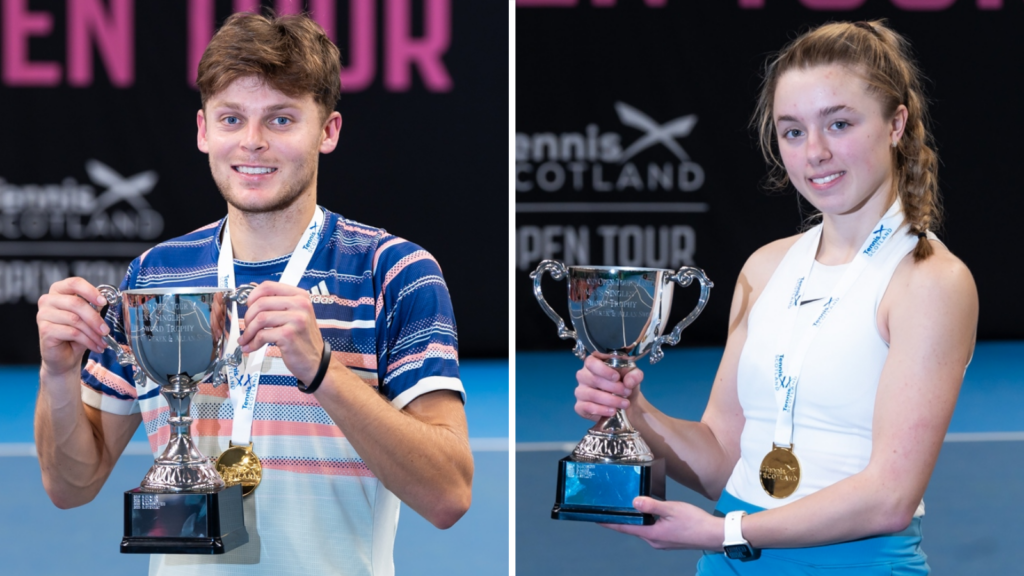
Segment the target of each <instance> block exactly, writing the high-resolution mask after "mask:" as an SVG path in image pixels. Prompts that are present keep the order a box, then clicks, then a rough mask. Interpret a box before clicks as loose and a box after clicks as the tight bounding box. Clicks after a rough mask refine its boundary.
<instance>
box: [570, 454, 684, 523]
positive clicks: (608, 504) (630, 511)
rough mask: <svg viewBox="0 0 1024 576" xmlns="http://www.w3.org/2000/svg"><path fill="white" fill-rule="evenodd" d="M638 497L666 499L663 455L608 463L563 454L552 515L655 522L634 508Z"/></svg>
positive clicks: (572, 517)
mask: <svg viewBox="0 0 1024 576" xmlns="http://www.w3.org/2000/svg"><path fill="white" fill-rule="evenodd" d="M637 496H650V497H651V498H657V499H659V500H664V499H665V460H664V458H657V459H655V460H652V461H650V462H628V463H610V462H593V461H586V460H576V459H574V458H573V457H572V456H566V457H565V458H562V459H561V460H559V461H558V491H557V493H556V494H555V507H554V508H553V509H552V510H551V518H553V519H555V520H577V521H582V522H602V523H605V524H638V525H645V526H649V525H651V524H654V522H655V520H656V518H655V517H654V515H653V514H644V513H642V512H640V511H638V510H637V509H636V508H633V499H634V498H636V497H637Z"/></svg>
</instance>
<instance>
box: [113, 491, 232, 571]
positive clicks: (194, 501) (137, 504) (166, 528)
mask: <svg viewBox="0 0 1024 576" xmlns="http://www.w3.org/2000/svg"><path fill="white" fill-rule="evenodd" d="M248 541H249V533H248V532H246V531H245V521H244V517H243V512H242V486H241V485H240V484H235V485H234V486H228V487H227V488H223V489H221V490H219V491H217V492H209V493H202V494H199V493H196V494H154V493H152V492H143V491H142V490H141V489H140V488H136V489H134V490H129V491H127V492H125V493H124V539H123V540H121V552H122V553H124V554H223V553H225V552H227V551H228V550H232V549H234V548H238V547H239V546H241V545H242V544H245V543H246V542H248Z"/></svg>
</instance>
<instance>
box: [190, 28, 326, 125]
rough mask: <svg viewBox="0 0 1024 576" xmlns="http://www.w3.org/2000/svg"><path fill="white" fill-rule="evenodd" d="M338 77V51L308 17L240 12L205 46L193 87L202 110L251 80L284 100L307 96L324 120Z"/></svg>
mask: <svg viewBox="0 0 1024 576" xmlns="http://www.w3.org/2000/svg"><path fill="white" fill-rule="evenodd" d="M340 73H341V57H340V54H339V52H338V47H337V46H335V45H334V43H333V42H331V40H330V39H329V38H328V37H327V34H326V33H324V30H323V28H321V27H320V25H319V24H317V23H316V22H314V21H313V20H312V19H311V18H309V17H308V16H306V15H304V14H299V15H288V16H279V17H275V16H274V15H273V13H271V14H270V15H269V16H263V15H261V14H252V13H248V12H240V13H238V14H233V15H232V16H231V17H229V18H228V19H227V20H226V21H225V22H224V25H223V26H221V28H220V30H218V31H217V33H216V34H214V36H213V39H211V40H210V44H209V46H207V47H206V51H205V52H203V57H202V59H201V60H199V76H198V78H197V79H196V84H197V85H198V87H199V95H200V97H201V98H202V101H203V107H204V108H205V107H206V102H207V100H209V99H210V98H211V97H213V95H214V94H217V93H218V92H220V91H221V90H223V89H225V88H227V87H228V86H230V85H231V83H232V82H234V81H235V80H238V79H239V78H245V77H249V76H254V77H256V78H259V79H260V80H261V81H263V82H265V83H266V84H267V85H268V86H270V87H271V88H273V89H275V90H278V91H279V92H282V93H284V94H287V95H288V96H303V95H306V94H311V95H312V96H313V100H314V101H315V102H316V103H317V104H319V105H320V108H321V110H322V117H321V120H326V119H327V117H328V116H330V114H331V112H333V111H334V105H335V104H336V103H337V102H338V99H339V98H340V97H341V80H340V77H339V74H340Z"/></svg>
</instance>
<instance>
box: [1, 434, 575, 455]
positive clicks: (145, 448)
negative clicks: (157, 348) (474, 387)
mask: <svg viewBox="0 0 1024 576" xmlns="http://www.w3.org/2000/svg"><path fill="white" fill-rule="evenodd" d="M508 445H509V442H508V438H470V439H469V447H470V448H471V449H472V450H473V452H508ZM569 449H570V450H571V449H572V448H571V447H570V448H569ZM152 454H153V452H152V450H150V448H149V442H129V443H128V446H126V447H125V449H124V455H126V456H151V455H152ZM4 456H31V457H33V458H35V457H37V456H38V454H36V445H35V443H33V442H0V458H2V457H4Z"/></svg>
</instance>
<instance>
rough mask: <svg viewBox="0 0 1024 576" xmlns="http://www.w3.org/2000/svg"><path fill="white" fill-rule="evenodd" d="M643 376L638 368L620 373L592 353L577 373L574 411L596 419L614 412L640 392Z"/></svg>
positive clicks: (625, 406)
mask: <svg viewBox="0 0 1024 576" xmlns="http://www.w3.org/2000/svg"><path fill="white" fill-rule="evenodd" d="M623 370H625V369H623ZM643 379H644V373H643V372H641V371H640V369H638V368H632V369H629V371H628V372H626V373H625V376H623V375H621V374H620V373H619V371H618V370H616V369H615V368H612V367H611V366H608V365H607V364H605V363H604V362H602V361H601V360H599V359H598V358H596V357H595V356H594V355H593V354H591V355H590V356H588V357H587V359H586V361H584V362H583V368H581V369H580V371H579V372H577V373H576V382H578V383H579V386H577V387H576V413H577V414H579V415H580V416H583V417H584V418H586V419H587V420H594V421H596V420H600V419H601V418H603V417H605V416H612V415H614V414H615V411H616V410H618V409H619V408H622V409H626V408H628V407H629V405H630V400H631V399H633V400H635V399H636V395H638V394H639V391H640V382H642V381H643Z"/></svg>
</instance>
